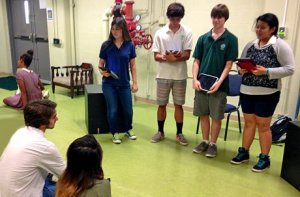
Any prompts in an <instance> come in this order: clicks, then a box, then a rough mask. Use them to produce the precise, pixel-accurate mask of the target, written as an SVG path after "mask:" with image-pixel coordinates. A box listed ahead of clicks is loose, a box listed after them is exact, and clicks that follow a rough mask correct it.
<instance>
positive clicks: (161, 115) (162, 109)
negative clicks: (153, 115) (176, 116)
mask: <svg viewBox="0 0 300 197" xmlns="http://www.w3.org/2000/svg"><path fill="white" fill-rule="evenodd" d="M166 107H167V105H159V106H158V108H157V120H158V121H164V120H165V119H166V117H167V111H166Z"/></svg>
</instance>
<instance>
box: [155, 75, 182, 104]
mask: <svg viewBox="0 0 300 197" xmlns="http://www.w3.org/2000/svg"><path fill="white" fill-rule="evenodd" d="M156 82H157V88H156V103H157V104H158V105H167V104H168V102H169V95H170V91H171V90H172V96H173V103H174V104H176V105H183V104H184V103H185V91H186V79H184V80H172V79H156Z"/></svg>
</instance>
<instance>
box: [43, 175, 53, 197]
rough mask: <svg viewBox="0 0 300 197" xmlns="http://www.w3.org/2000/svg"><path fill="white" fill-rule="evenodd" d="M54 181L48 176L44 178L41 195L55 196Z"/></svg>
mask: <svg viewBox="0 0 300 197" xmlns="http://www.w3.org/2000/svg"><path fill="white" fill-rule="evenodd" d="M55 191H56V183H55V182H53V181H51V180H50V178H49V177H47V178H46V180H45V185H44V189H43V197H55Z"/></svg>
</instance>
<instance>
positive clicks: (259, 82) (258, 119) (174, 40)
mask: <svg viewBox="0 0 300 197" xmlns="http://www.w3.org/2000/svg"><path fill="white" fill-rule="evenodd" d="M184 14H185V9H184V6H183V5H182V4H181V3H177V2H175V3H171V4H170V5H169V6H168V8H167V12H166V15H167V18H168V23H167V24H166V25H165V26H164V27H162V28H160V29H159V30H158V31H157V32H156V33H155V36H154V43H153V47H152V52H154V59H155V61H156V62H157V63H158V67H157V76H156V86H157V88H156V93H157V96H156V102H157V105H158V109H157V125H158V131H157V132H156V133H155V134H154V135H153V137H152V138H151V142H153V143H156V142H160V141H162V140H163V139H164V138H165V132H164V124H165V120H166V116H167V111H166V106H167V104H168V102H169V95H170V93H171V92H172V97H173V103H174V107H175V112H174V118H175V121H176V128H177V133H176V140H177V141H178V142H179V143H180V144H182V145H187V144H188V141H187V139H186V138H185V136H184V135H183V133H182V128H183V117H184V111H183V107H182V106H183V105H184V103H185V94H186V87H187V78H188V74H187V60H189V58H190V55H191V51H192V49H193V43H192V31H191V29H189V28H188V27H186V26H184V25H183V24H181V23H180V22H181V19H182V18H183V17H184ZM210 16H211V21H212V25H213V27H212V29H211V30H209V31H208V32H207V33H205V34H203V35H201V36H200V37H199V38H198V40H197V43H196V45H195V48H194V52H193V55H192V56H193V58H194V62H193V67H192V76H193V88H194V89H195V97H194V108H193V114H194V115H195V116H198V117H200V122H201V130H202V141H201V142H200V144H198V145H197V146H196V147H195V148H194V149H193V152H194V153H205V155H206V156H207V157H210V158H213V157H215V156H217V145H216V143H217V139H218V136H219V132H220V129H221V123H222V119H223V118H224V112H225V106H226V102H227V99H226V96H227V93H228V90H229V88H230V87H229V81H228V74H229V72H230V71H231V69H232V66H233V63H234V62H235V61H236V60H237V57H238V39H237V37H236V36H235V35H234V34H233V33H231V32H230V31H229V30H228V29H227V28H225V22H226V21H227V20H228V18H229V10H228V7H227V6H226V5H224V4H218V5H216V6H215V7H213V8H212V10H211V15H210ZM278 26H279V21H278V18H277V17H276V15H274V14H272V13H265V14H263V15H260V16H258V17H257V18H256V21H255V32H256V36H257V38H256V39H255V40H253V41H250V42H249V43H248V44H247V45H246V46H245V47H244V50H243V52H242V54H241V58H249V59H252V61H253V62H254V63H255V65H256V66H255V69H252V70H249V69H248V70H247V69H242V68H240V67H238V66H237V71H238V74H239V75H242V84H241V87H240V103H241V108H242V111H243V116H244V123H245V124H244V129H243V140H242V146H241V147H239V148H238V153H237V155H236V156H235V157H234V158H233V159H232V160H231V163H232V164H241V163H243V162H247V161H249V149H250V146H251V144H252V142H253V140H254V136H255V131H256V129H257V130H258V134H259V142H260V147H261V153H260V154H259V158H258V162H257V163H256V164H255V165H254V166H253V168H252V171H254V172H262V171H264V170H265V169H267V168H269V167H270V157H269V152H270V148H271V143H272V134H271V131H270V124H271V120H272V116H273V114H274V111H275V108H276V105H277V104H278V102H279V98H280V90H281V87H282V82H281V78H283V77H287V76H290V75H292V74H293V73H294V68H295V60H294V55H293V51H292V49H291V48H290V46H289V45H288V44H287V43H286V42H285V41H284V40H282V39H281V38H279V37H277V32H278ZM99 58H100V60H99V68H100V69H99V70H100V73H101V74H102V75H103V78H102V88H103V93H104V97H105V99H106V104H107V117H108V122H109V127H110V131H111V133H112V141H113V142H114V143H116V144H120V143H121V142H122V138H121V137H120V136H119V132H120V128H118V126H117V125H118V124H117V120H118V119H117V117H118V110H119V109H118V106H120V107H121V108H122V111H123V115H124V116H123V120H124V122H125V126H124V127H125V129H124V130H125V135H127V136H128V137H129V138H130V139H132V140H135V139H136V138H137V136H136V135H135V134H134V132H133V129H132V117H133V110H132V99H131V92H133V93H135V92H136V91H138V85H137V77H136V63H135V58H136V52H135V47H134V45H133V43H132V42H131V39H130V35H129V32H128V29H127V26H126V22H125V20H124V19H123V17H115V18H114V19H113V21H112V24H111V30H110V34H109V38H108V40H107V41H105V42H104V43H103V44H102V46H101V49H100V54H99ZM103 67H105V68H107V69H108V70H109V71H113V72H114V73H115V74H117V75H118V76H119V79H118V80H116V79H115V78H114V77H112V76H111V74H110V72H108V71H107V70H105V69H103ZM130 74H131V76H132V79H131V80H130ZM200 74H205V75H212V76H215V77H217V78H218V80H217V81H216V82H215V83H214V84H213V85H212V86H211V87H210V89H209V90H208V91H204V89H203V88H202V86H201V83H200V80H199V76H200ZM131 81H132V82H131ZM118 102H119V103H120V105H118ZM123 132H124V131H123Z"/></svg>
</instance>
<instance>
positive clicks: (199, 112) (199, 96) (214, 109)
mask: <svg viewBox="0 0 300 197" xmlns="http://www.w3.org/2000/svg"><path fill="white" fill-rule="evenodd" d="M226 96H227V93H225V92H222V91H217V92H215V93H213V94H206V92H203V91H195V98H194V111H193V114H194V115H195V116H205V115H209V116H210V117H211V118H212V119H214V120H222V119H223V118H224V112H225V106H226V103H227V99H226Z"/></svg>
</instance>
